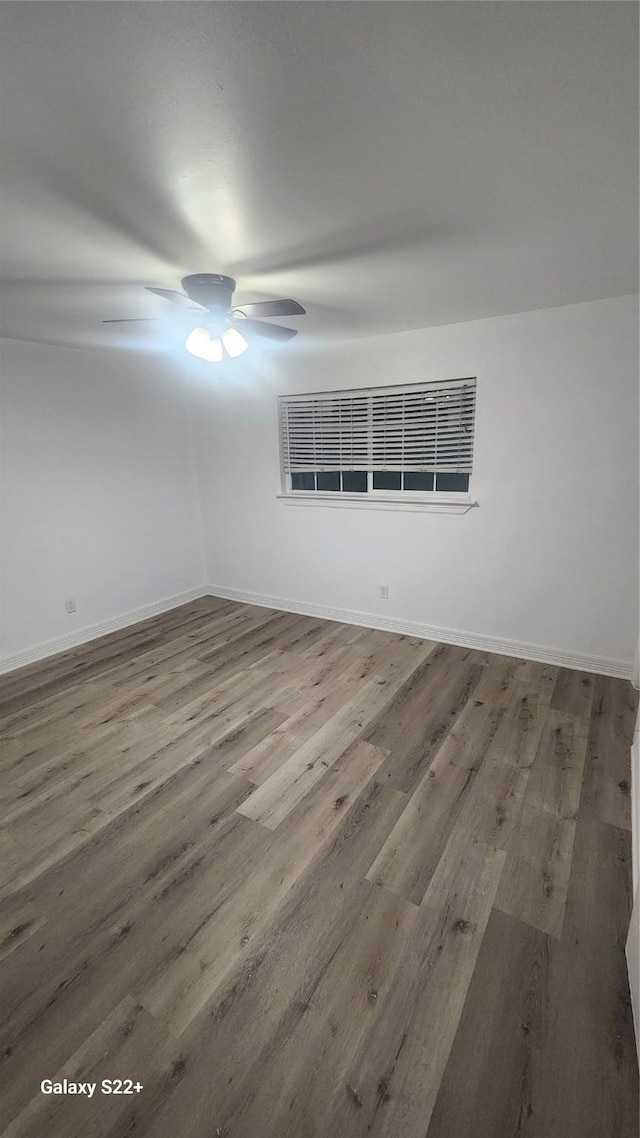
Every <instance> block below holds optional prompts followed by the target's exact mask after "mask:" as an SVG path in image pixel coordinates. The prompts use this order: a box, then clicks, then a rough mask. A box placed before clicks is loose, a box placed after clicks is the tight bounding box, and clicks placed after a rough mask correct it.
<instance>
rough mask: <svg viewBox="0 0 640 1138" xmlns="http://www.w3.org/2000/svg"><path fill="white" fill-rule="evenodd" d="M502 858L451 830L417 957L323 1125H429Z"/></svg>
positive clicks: (424, 912) (354, 1128) (415, 935)
mask: <svg viewBox="0 0 640 1138" xmlns="http://www.w3.org/2000/svg"><path fill="white" fill-rule="evenodd" d="M504 858H505V854H504V853H502V852H501V851H498V850H492V849H490V848H489V847H487V846H481V845H479V844H470V845H466V844H465V843H463V842H461V841H460V839H459V836H458V835H457V834H456V835H454V836H452V839H450V842H449V843H448V844H447V847H446V849H445V851H444V853H443V856H442V859H441V861H440V864H439V865H438V869H437V870H436V873H435V874H434V876H433V878H432V880H431V884H430V886H429V889H428V890H427V893H426V895H425V898H424V901H423V902H422V905H421V907H420V911H419V915H418V917H417V918H416V921H415V922H414V925H413V927H412V930H411V936H410V940H409V943H408V944H407V947H406V950H405V954H404V956H403V961H404V963H406V961H407V960H411V961H412V967H410V968H406V967H404V966H403V965H402V964H401V965H400V967H398V969H397V971H396V973H395V975H394V979H393V982H392V983H391V984H390V985H389V988H388V990H387V992H386V993H385V995H384V997H383V999H382V1000H381V1002H380V1007H379V1017H380V1021H381V1023H382V1024H383V1025H384V1026H383V1029H382V1030H380V1029H378V1030H377V1031H371V1032H369V1033H368V1034H367V1035H366V1036H365V1038H364V1039H363V1040H362V1042H361V1044H360V1046H359V1047H358V1048H357V1049H356V1052H355V1054H354V1057H353V1060H352V1062H351V1064H350V1067H349V1070H348V1074H347V1081H346V1083H345V1084H344V1085H343V1086H342V1087H340V1088H336V1094H335V1096H334V1098H333V1100H332V1102H331V1103H330V1105H329V1109H328V1111H327V1114H326V1122H325V1133H327V1134H330V1133H333V1134H340V1133H354V1134H358V1135H360V1134H362V1135H364V1134H372V1135H391V1134H402V1135H405V1136H406V1138H414V1136H415V1138H418V1136H422V1135H424V1134H425V1132H426V1130H427V1127H428V1125H429V1120H430V1117H431V1112H432V1110H433V1107H434V1105H435V1101H436V1098H437V1093H438V1088H439V1086H440V1081H441V1078H442V1075H443V1073H444V1069H445V1067H446V1064H447V1060H448V1057H449V1052H450V1049H451V1046H452V1044H453V1040H454V1038H455V1034H456V1031H457V1029H458V1023H459V1020H460V1016H461V1014H462V1009H463V1006H464V1001H465V999H466V994H467V990H468V987H469V984H470V983H471V977H472V975H473V971H474V968H475V962H476V958H477V955H478V952H479V950H480V946H481V944H482V938H483V936H484V930H485V928H486V924H487V921H488V919H489V915H490V913H491V906H492V903H493V899H494V897H495V892H496V889H497V887H498V882H499V880H500V874H501V872H502V866H503V863H504ZM354 1116H355V1118H356V1121H355V1123H354Z"/></svg>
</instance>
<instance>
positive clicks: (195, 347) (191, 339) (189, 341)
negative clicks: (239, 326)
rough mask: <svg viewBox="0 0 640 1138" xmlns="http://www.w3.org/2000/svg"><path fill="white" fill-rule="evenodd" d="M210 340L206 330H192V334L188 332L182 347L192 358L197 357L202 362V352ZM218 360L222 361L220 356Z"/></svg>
mask: <svg viewBox="0 0 640 1138" xmlns="http://www.w3.org/2000/svg"><path fill="white" fill-rule="evenodd" d="M210 340H211V336H210V335H209V333H208V332H207V329H206V328H194V329H193V332H190V333H189V335H188V336H187V338H186V340H185V342H184V346H185V348H186V349H187V351H188V352H190V353H191V355H192V356H197V357H198V358H199V359H201V360H203V359H204V358H205V357H204V355H203V352H204V351H205V350H206V348H207V347H208V345H209V342H210ZM220 359H222V356H221V357H220Z"/></svg>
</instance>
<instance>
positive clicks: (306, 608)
mask: <svg viewBox="0 0 640 1138" xmlns="http://www.w3.org/2000/svg"><path fill="white" fill-rule="evenodd" d="M203 596H212V597H222V598H224V599H226V600H230V601H240V602H241V603H242V604H248V605H259V606H262V607H264V608H272V609H280V610H282V611H283V612H294V613H300V614H301V615H303V616H317V617H323V618H324V619H325V620H336V621H339V622H340V623H342V624H355V625H359V626H361V627H363V628H377V629H380V630H381V631H383V632H399V633H402V634H403V635H405V636H417V637H419V638H420V639H422V640H438V641H441V642H442V643H444V644H458V645H460V647H462V648H477V649H479V650H480V651H483V652H496V653H498V654H499V655H502V656H516V657H518V658H520V659H522V660H535V661H537V662H538V663H541V664H555V665H557V666H558V667H561V668H577V669H578V670H579V671H583V672H595V673H596V674H597V675H602V676H617V677H619V678H620V679H624V680H631V679H632V678H633V671H634V666H633V661H631V660H616V659H611V658H610V657H608V656H590V655H585V654H583V653H579V652H566V651H564V650H563V649H560V648H549V647H546V646H544V645H541V644H524V643H522V642H520V641H518V640H503V639H499V638H498V637H495V636H484V635H482V634H478V633H474V632H463V631H460V630H459V629H455V628H440V627H438V626H435V625H429V624H422V623H420V622H418V621H414V620H402V619H400V618H399V617H385V616H381V615H380V614H379V613H367V612H358V611H356V610H355V609H341V608H334V607H333V606H332V605H318V604H313V603H312V602H311V601H294V600H290V599H289V598H287V597H273V596H268V595H266V594H264V593H252V592H249V591H247V590H246V589H229V588H226V587H223V586H222V585H209V586H200V587H197V588H194V589H188V590H186V592H184V593H177V594H176V595H175V596H172V597H164V598H163V599H162V600H159V601H153V602H152V604H149V605H144V606H143V607H142V608H138V609H132V610H130V611H129V612H125V613H121V614H120V615H119V616H116V617H111V618H110V619H108V620H103V621H100V622H99V623H98V624H92V625H88V626H86V627H85V628H80V629H77V630H76V631H75V632H72V633H69V634H67V635H66V636H57V637H55V638H54V639H53V640H47V641H44V642H43V643H41V644H35V645H33V646H32V647H31V648H26V649H24V650H23V651H21V652H14V653H12V654H11V655H7V656H2V657H0V675H3V674H4V673H6V672H13V671H14V670H15V669H16V668H24V667H25V666H26V665H27V664H34V663H36V662H37V661H38V660H45V659H47V657H49V656H56V655H58V653H60V652H66V651H68V650H69V649H70V648H77V647H79V646H80V645H82V644H87V643H89V642H90V641H91V640H97V639H98V638H99V637H100V636H107V635H108V633H110V632H119V631H120V629H122V628H127V627H128V626H129V625H133V624H138V623H139V622H140V621H142V620H148V619H149V617H152V616H159V615H160V613H163V612H168V611H169V610H170V609H174V608H178V607H179V606H180V605H184V604H187V603H188V602H189V601H194V600H197V599H198V597H203Z"/></svg>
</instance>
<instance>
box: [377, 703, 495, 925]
mask: <svg viewBox="0 0 640 1138" xmlns="http://www.w3.org/2000/svg"><path fill="white" fill-rule="evenodd" d="M501 714H502V713H501V709H500V707H499V706H493V705H492V704H491V703H490V702H487V703H484V702H481V701H479V700H475V699H474V700H470V701H469V703H468V704H467V705H466V707H465V708H464V710H463V711H462V712H461V714H460V715H459V716H458V718H457V720H456V722H455V725H454V727H453V728H452V729H451V731H450V732H449V734H448V735H447V737H446V739H445V741H444V743H443V744H442V746H441V747H440V750H439V751H438V753H437V754H436V756H435V758H434V760H433V762H432V763H431V766H430V767H429V769H428V771H427V773H426V774H425V776H424V778H423V779H422V781H421V782H420V784H419V785H418V787H417V789H416V790H415V792H414V794H413V795H412V796H411V798H410V800H409V802H408V803H407V807H406V809H405V810H404V811H403V813H402V815H401V817H400V818H399V819H398V821H397V823H396V825H395V826H394V828H393V830H392V831H391V833H390V835H389V837H388V838H387V841H386V842H385V844H384V845H383V847H382V849H381V850H380V853H379V854H378V856H377V858H376V860H375V862H374V863H373V865H372V866H371V868H370V870H369V872H368V873H367V878H368V880H369V881H373V882H376V883H377V884H378V885H384V886H385V887H386V888H387V889H392V890H393V891H394V892H396V893H398V894H399V895H400V896H401V897H406V899H407V900H409V901H413V902H414V903H415V904H416V905H419V904H420V902H421V901H422V899H423V897H424V895H425V892H426V889H427V886H428V884H429V882H430V881H431V878H432V877H433V874H434V872H435V870H436V868H437V866H438V863H439V861H440V858H441V857H442V853H443V850H444V848H445V846H446V844H447V841H448V839H449V837H450V835H451V832H452V830H453V829H454V827H455V825H456V821H457V818H458V815H459V813H460V810H461V807H462V803H463V801H464V799H465V795H466V794H467V793H468V792H469V790H470V788H471V786H472V785H473V782H474V779H475V777H476V775H477V772H478V770H479V769H480V767H481V765H482V761H483V759H484V754H485V751H486V749H487V747H488V746H489V743H490V742H491V740H492V739H493V737H494V735H495V733H496V730H497V728H498V724H499V723H500V719H501Z"/></svg>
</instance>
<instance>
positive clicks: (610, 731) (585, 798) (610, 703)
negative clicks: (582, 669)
mask: <svg viewBox="0 0 640 1138" xmlns="http://www.w3.org/2000/svg"><path fill="white" fill-rule="evenodd" d="M636 709H637V693H636V692H634V690H633V688H632V687H631V684H629V683H627V682H626V681H625V680H617V679H612V678H611V677H610V676H596V677H595V680H594V689H593V704H592V714H591V720H590V724H589V738H588V742H587V756H586V761H585V771H584V779H583V783H582V796H581V799H580V810H581V812H582V813H583V814H584V815H585V816H586V817H589V818H595V819H598V820H599V821H601V822H608V823H609V825H611V826H617V827H618V828H621V829H625V830H629V829H631V780H630V777H629V752H630V750H631V742H632V739H633V730H634V726H635V719H636Z"/></svg>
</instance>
